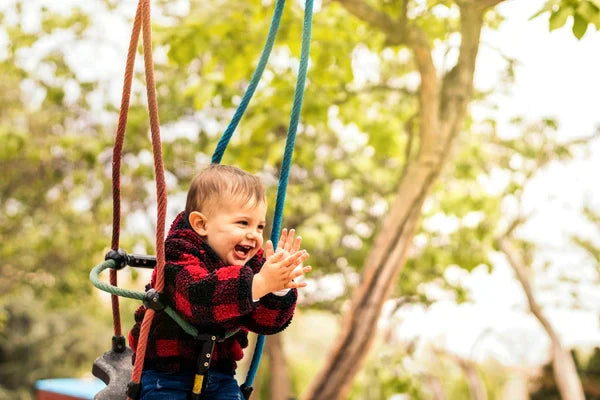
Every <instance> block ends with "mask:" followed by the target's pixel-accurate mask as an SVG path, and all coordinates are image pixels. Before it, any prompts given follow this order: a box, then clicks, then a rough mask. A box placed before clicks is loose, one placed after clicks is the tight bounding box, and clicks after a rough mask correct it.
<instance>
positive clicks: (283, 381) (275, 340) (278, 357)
mask: <svg viewBox="0 0 600 400" xmlns="http://www.w3.org/2000/svg"><path fill="white" fill-rule="evenodd" d="M265 350H266V353H267V357H269V368H270V370H271V373H270V376H271V381H270V383H269V385H270V392H271V397H270V399H272V400H288V399H289V398H290V397H291V396H290V394H291V386H292V385H291V382H290V374H289V369H288V364H287V360H286V359H285V352H284V350H283V341H282V340H281V334H279V335H269V336H267V340H266V343H265Z"/></svg>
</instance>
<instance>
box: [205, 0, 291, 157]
mask: <svg viewBox="0 0 600 400" xmlns="http://www.w3.org/2000/svg"><path fill="white" fill-rule="evenodd" d="M284 5H285V0H277V4H276V6H275V11H274V12H273V18H272V20H271V26H270V27H269V34H268V36H267V40H266V42H265V46H264V48H263V51H262V54H261V55H260V60H259V61H258V65H257V66H256V70H255V71H254V74H252V79H250V83H249V84H248V88H246V93H244V97H242V101H241V102H240V105H239V106H238V108H237V109H236V110H235V113H234V114H233V118H232V119H231V122H229V125H228V126H227V129H225V132H223V135H221V139H219V143H218V144H217V147H216V148H215V152H214V153H213V156H212V161H211V162H212V163H213V164H219V163H220V162H221V158H223V153H225V149H226V148H227V145H228V144H229V140H230V139H231V136H232V135H233V132H234V131H235V128H237V126H238V124H239V122H240V120H241V119H242V116H243V115H244V113H245V112H246V108H247V107H248V103H250V99H252V96H253V95H254V91H255V90H256V87H257V86H258V82H259V81H260V78H261V77H262V74H263V72H264V70H265V67H266V66H267V61H269V56H270V55H271V50H273V43H275V38H276V37H277V32H278V31H279V23H280V22H281V15H282V14H283V6H284Z"/></svg>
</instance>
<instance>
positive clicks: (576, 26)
mask: <svg viewBox="0 0 600 400" xmlns="http://www.w3.org/2000/svg"><path fill="white" fill-rule="evenodd" d="M587 27H588V22H587V21H586V20H585V19H584V18H583V17H582V16H581V15H579V14H577V13H575V15H574V21H573V34H574V35H575V37H576V38H577V39H581V38H582V37H583V35H585V31H586V30H587Z"/></svg>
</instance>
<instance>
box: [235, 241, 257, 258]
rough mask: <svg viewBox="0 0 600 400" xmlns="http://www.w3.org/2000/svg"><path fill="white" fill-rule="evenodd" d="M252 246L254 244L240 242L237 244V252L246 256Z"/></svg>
mask: <svg viewBox="0 0 600 400" xmlns="http://www.w3.org/2000/svg"><path fill="white" fill-rule="evenodd" d="M252 248H253V247H252V246H246V245H241V244H238V245H237V246H235V252H236V253H237V254H238V255H240V256H242V257H246V256H247V255H248V253H250V250H252Z"/></svg>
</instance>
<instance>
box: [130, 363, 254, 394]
mask: <svg viewBox="0 0 600 400" xmlns="http://www.w3.org/2000/svg"><path fill="white" fill-rule="evenodd" d="M204 379H207V381H206V387H205V388H204V393H203V394H204V397H203V398H204V399H206V400H244V395H243V394H242V391H241V390H240V387H239V386H238V383H237V381H236V380H235V378H234V376H233V373H231V374H227V373H223V372H219V371H214V370H210V369H209V370H208V373H207V374H206V376H205V377H204ZM141 384H142V392H141V395H140V400H188V398H189V397H188V396H189V395H190V394H191V392H192V385H193V384H194V374H193V373H176V374H170V373H167V372H159V371H154V370H147V371H143V372H142V379H141Z"/></svg>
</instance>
